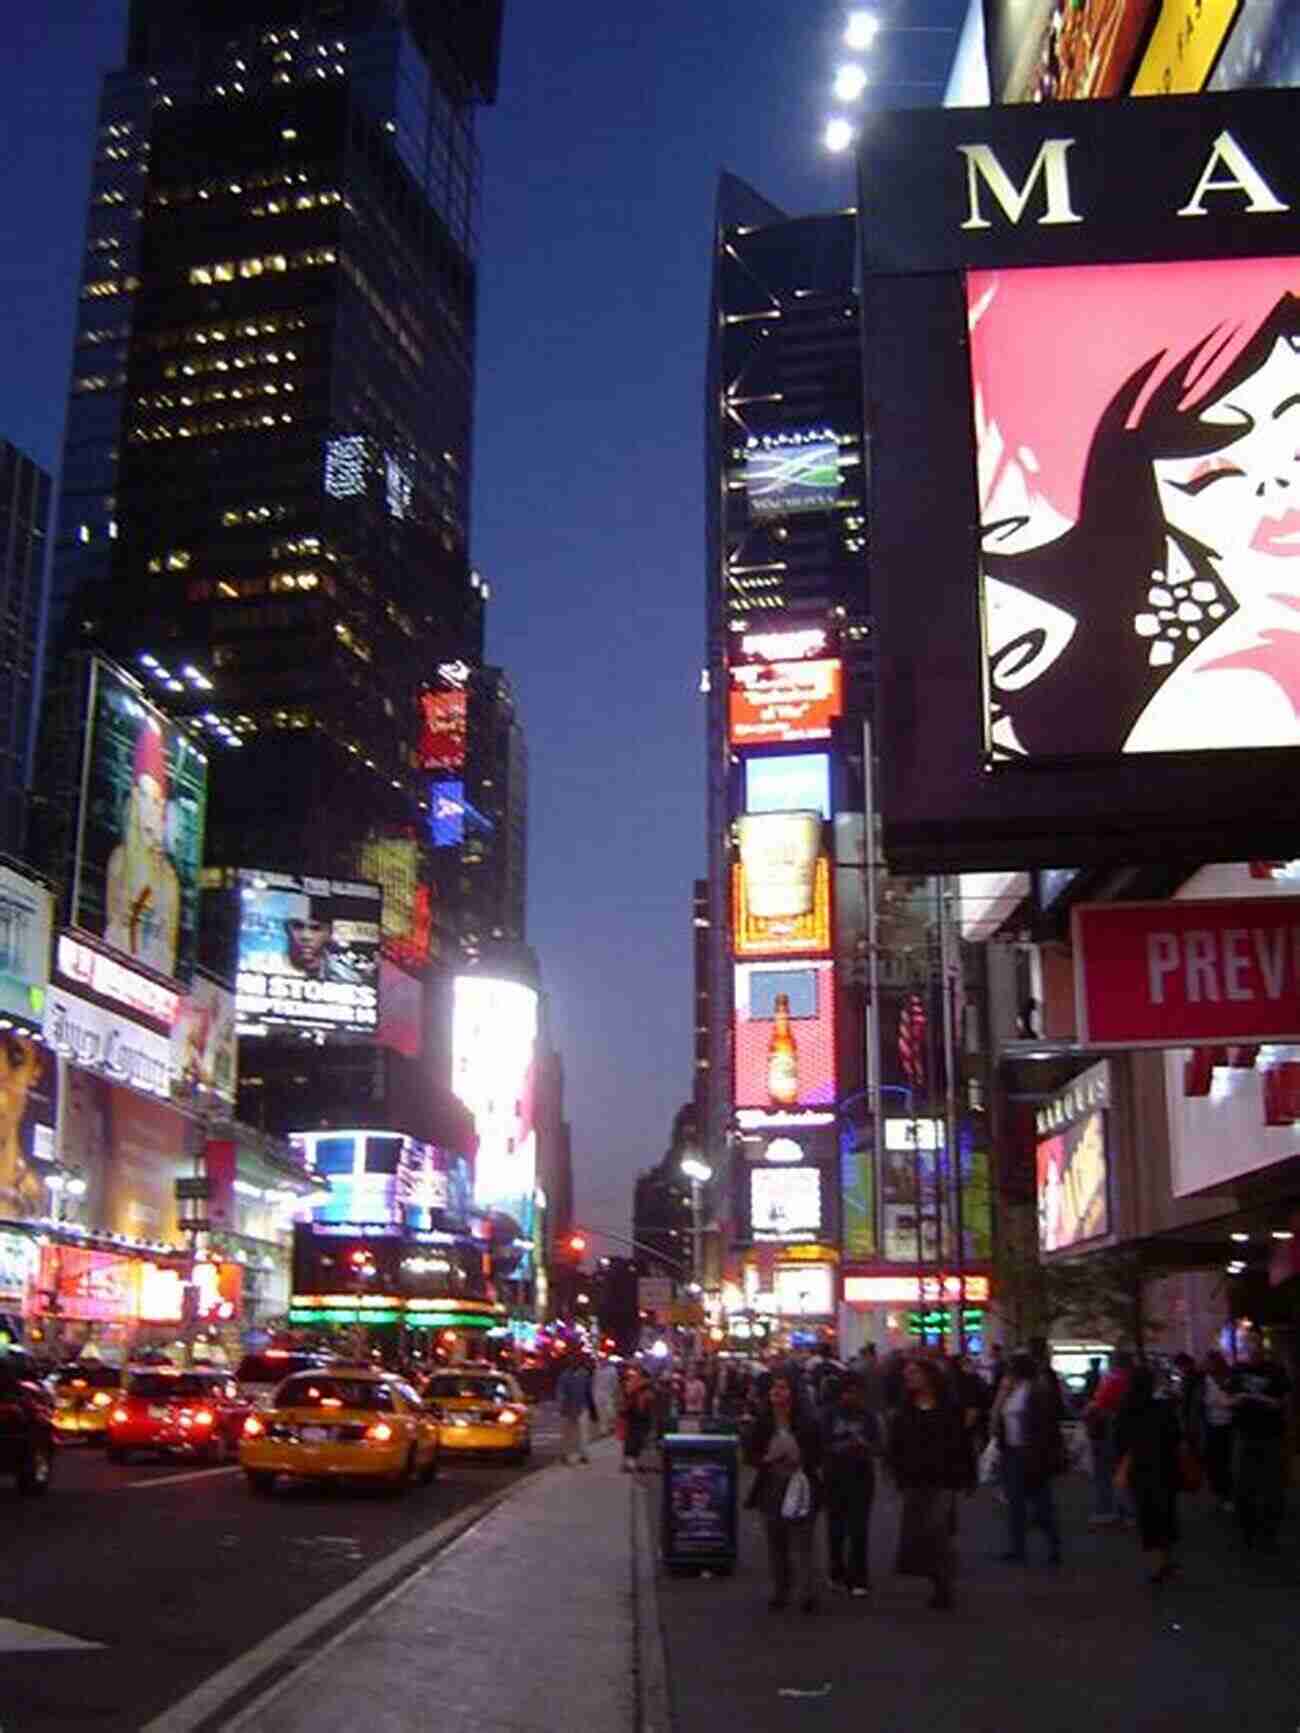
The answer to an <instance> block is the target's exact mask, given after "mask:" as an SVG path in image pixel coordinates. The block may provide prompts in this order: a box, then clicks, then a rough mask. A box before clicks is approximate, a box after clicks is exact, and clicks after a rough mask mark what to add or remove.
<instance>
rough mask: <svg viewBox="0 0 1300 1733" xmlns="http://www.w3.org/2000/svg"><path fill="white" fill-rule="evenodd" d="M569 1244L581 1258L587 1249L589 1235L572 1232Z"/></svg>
mask: <svg viewBox="0 0 1300 1733" xmlns="http://www.w3.org/2000/svg"><path fill="white" fill-rule="evenodd" d="M567 1244H568V1248H569V1250H570V1251H571V1252H572V1253H573V1254H574V1256H575V1257H579V1258H580V1257H581V1256H582V1254H583V1253H584V1252H585V1251H586V1249H587V1236H586V1234H570V1235H569V1238H568V1241H567Z"/></svg>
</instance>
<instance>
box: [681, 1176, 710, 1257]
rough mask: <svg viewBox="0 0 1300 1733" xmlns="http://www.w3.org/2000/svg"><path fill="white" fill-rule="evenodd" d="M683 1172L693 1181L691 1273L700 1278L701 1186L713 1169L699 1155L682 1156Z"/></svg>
mask: <svg viewBox="0 0 1300 1733" xmlns="http://www.w3.org/2000/svg"><path fill="white" fill-rule="evenodd" d="M681 1169H682V1172H683V1173H684V1174H685V1175H686V1177H687V1179H689V1180H690V1182H691V1275H692V1277H693V1278H694V1280H695V1281H697V1282H698V1281H699V1280H700V1187H701V1186H702V1185H707V1184H708V1183H709V1181H710V1180H711V1179H712V1178H713V1169H712V1168H711V1167H710V1166H709V1164H708V1162H707V1161H701V1160H700V1158H699V1156H698V1155H686V1156H683V1157H682V1163H681Z"/></svg>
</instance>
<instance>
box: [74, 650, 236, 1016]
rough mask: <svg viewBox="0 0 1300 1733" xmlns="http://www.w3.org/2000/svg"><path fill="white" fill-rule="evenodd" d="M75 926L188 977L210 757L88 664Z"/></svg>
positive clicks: (121, 679)
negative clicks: (88, 689) (89, 668)
mask: <svg viewBox="0 0 1300 1733" xmlns="http://www.w3.org/2000/svg"><path fill="white" fill-rule="evenodd" d="M82 778H83V780H82V787H83V797H82V804H81V813H80V821H79V824H78V834H77V854H76V863H75V868H74V876H73V891H72V909H73V925H74V926H78V927H81V928H83V929H84V930H85V931H86V932H88V933H94V934H96V935H97V936H98V937H99V938H102V939H103V940H104V941H105V943H107V944H109V945H112V946H113V947H114V948H115V949H116V950H118V951H122V952H124V953H125V954H126V955H127V956H129V957H133V958H134V959H135V960H136V961H137V962H138V963H142V964H143V965H144V966H145V967H146V968H149V969H154V970H156V971H157V973H159V974H160V975H170V976H174V977H175V978H177V979H178V980H182V981H185V980H188V979H189V974H190V970H191V968H192V967H193V963H194V949H195V941H196V936H197V933H198V920H199V870H200V868H201V867H202V864H203V823H204V812H205V807H206V802H207V780H208V765H207V759H206V757H205V756H204V754H203V752H202V751H201V750H200V748H199V746H198V745H197V743H196V742H195V741H194V740H192V739H191V738H190V736H189V734H187V733H186V731H185V730H184V729H183V728H180V727H178V726H177V724H176V723H174V722H172V721H169V720H168V718H167V717H166V716H164V715H163V713H162V711H161V710H158V709H156V708H155V706H154V705H152V704H150V703H149V701H148V700H147V699H146V698H145V697H144V696H143V695H142V694H141V692H140V691H139V689H138V688H137V687H136V685H135V683H134V682H133V681H132V680H130V679H129V678H128V677H127V676H126V675H125V674H123V673H121V672H120V671H119V670H118V669H116V668H114V667H112V666H111V664H109V663H107V662H104V661H101V660H99V659H98V658H96V659H94V660H93V661H92V663H91V670H90V694H89V699H88V713H87V726H86V743H85V762H84V765H83V771H82Z"/></svg>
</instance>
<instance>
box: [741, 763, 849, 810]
mask: <svg viewBox="0 0 1300 1733" xmlns="http://www.w3.org/2000/svg"><path fill="white" fill-rule="evenodd" d="M745 811H746V812H816V813H820V814H821V816H822V817H823V818H826V819H828V818H829V817H830V816H831V761H830V758H829V756H828V754H826V753H825V752H793V753H789V754H783V755H782V756H780V757H777V758H761V757H750V758H746V760H745Z"/></svg>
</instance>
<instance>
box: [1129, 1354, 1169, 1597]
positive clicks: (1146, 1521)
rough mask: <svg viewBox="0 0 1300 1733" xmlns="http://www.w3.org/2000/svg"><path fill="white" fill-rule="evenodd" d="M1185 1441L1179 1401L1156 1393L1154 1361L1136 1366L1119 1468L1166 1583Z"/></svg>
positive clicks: (1157, 1577) (1146, 1547)
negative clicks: (1180, 1457)
mask: <svg viewBox="0 0 1300 1733" xmlns="http://www.w3.org/2000/svg"><path fill="white" fill-rule="evenodd" d="M1181 1440H1182V1431H1181V1429H1180V1427H1179V1425H1178V1412H1177V1410H1176V1408H1175V1407H1174V1404H1173V1403H1172V1402H1169V1401H1163V1400H1161V1399H1160V1398H1159V1397H1157V1395H1156V1389H1155V1378H1154V1377H1153V1376H1152V1372H1151V1368H1150V1367H1149V1366H1138V1367H1136V1368H1135V1369H1134V1372H1133V1378H1132V1381H1131V1382H1130V1384H1129V1387H1128V1395H1127V1396H1126V1397H1125V1398H1124V1406H1123V1407H1122V1408H1121V1409H1120V1411H1119V1417H1118V1419H1117V1420H1116V1422H1115V1448H1116V1450H1117V1451H1118V1453H1119V1467H1118V1468H1117V1469H1116V1471H1115V1472H1116V1474H1117V1475H1119V1476H1121V1477H1122V1478H1124V1479H1126V1480H1127V1482H1128V1485H1129V1488H1130V1490H1131V1492H1132V1495H1133V1501H1134V1503H1135V1504H1136V1505H1137V1520H1138V1539H1139V1541H1140V1542H1141V1545H1142V1550H1143V1552H1145V1553H1147V1554H1148V1555H1149V1556H1150V1559H1151V1567H1152V1568H1151V1581H1152V1582H1153V1583H1163V1582H1165V1581H1166V1580H1167V1579H1168V1578H1169V1577H1170V1576H1172V1575H1173V1573H1174V1571H1175V1570H1176V1569H1177V1566H1176V1565H1175V1563H1174V1556H1173V1554H1174V1547H1175V1545H1176V1544H1177V1541H1178V1490H1179V1485H1180V1479H1181V1475H1180V1468H1179V1460H1178V1458H1179V1449H1178V1447H1179V1444H1180V1442H1181Z"/></svg>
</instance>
